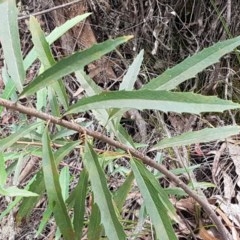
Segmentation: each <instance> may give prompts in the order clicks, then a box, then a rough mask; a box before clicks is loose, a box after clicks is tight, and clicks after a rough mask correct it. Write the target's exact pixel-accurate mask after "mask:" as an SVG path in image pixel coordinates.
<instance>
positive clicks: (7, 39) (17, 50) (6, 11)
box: [0, 0, 25, 92]
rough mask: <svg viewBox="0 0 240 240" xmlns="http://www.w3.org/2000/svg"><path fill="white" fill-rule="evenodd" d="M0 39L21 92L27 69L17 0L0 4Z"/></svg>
mask: <svg viewBox="0 0 240 240" xmlns="http://www.w3.org/2000/svg"><path fill="white" fill-rule="evenodd" d="M0 22H1V27H0V40H1V44H2V48H3V53H4V58H5V61H6V64H7V68H8V73H9V75H10V77H11V78H12V80H13V82H14V83H15V86H16V88H17V90H18V91H19V92H21V91H22V89H23V82H24V79H25V71H24V68H23V57H22V53H21V46H20V41H19V40H20V37H19V32H18V22H17V8H16V1H15V0H8V1H3V2H2V3H1V5H0Z"/></svg>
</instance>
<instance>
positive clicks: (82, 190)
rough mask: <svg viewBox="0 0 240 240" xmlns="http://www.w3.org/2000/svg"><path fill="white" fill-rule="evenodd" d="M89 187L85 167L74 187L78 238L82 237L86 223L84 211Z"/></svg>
mask: <svg viewBox="0 0 240 240" xmlns="http://www.w3.org/2000/svg"><path fill="white" fill-rule="evenodd" d="M87 189H88V173H87V171H86V170H85V169H83V171H82V172H81V175H80V177H79V181H78V184H77V186H76V188H75V189H74V192H75V196H74V198H75V199H74V202H75V203H74V219H73V227H74V230H75V234H76V239H81V236H82V229H83V225H84V213H85V199H86V195H87Z"/></svg>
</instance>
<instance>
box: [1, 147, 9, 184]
mask: <svg viewBox="0 0 240 240" xmlns="http://www.w3.org/2000/svg"><path fill="white" fill-rule="evenodd" d="M6 180H7V171H6V166H5V160H4V155H3V153H1V152H0V186H4V185H5V184H6Z"/></svg>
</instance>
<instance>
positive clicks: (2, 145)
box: [0, 122, 42, 151]
mask: <svg viewBox="0 0 240 240" xmlns="http://www.w3.org/2000/svg"><path fill="white" fill-rule="evenodd" d="M41 124H42V122H38V123H33V124H30V125H28V126H25V127H21V128H20V130H19V131H17V132H15V133H13V134H11V135H9V136H8V137H5V138H3V139H1V140H0V151H4V150H5V149H7V148H9V147H11V145H13V144H14V143H16V142H17V141H18V140H19V139H20V138H22V137H24V136H25V135H27V134H28V133H30V132H31V131H32V130H34V129H35V128H37V127H38V126H40V125H41Z"/></svg>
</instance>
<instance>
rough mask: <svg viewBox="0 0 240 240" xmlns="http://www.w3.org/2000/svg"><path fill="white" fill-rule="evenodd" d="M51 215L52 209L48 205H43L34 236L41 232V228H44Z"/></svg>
mask: <svg viewBox="0 0 240 240" xmlns="http://www.w3.org/2000/svg"><path fill="white" fill-rule="evenodd" d="M51 216H52V209H51V208H50V207H49V205H48V206H47V207H45V211H44V213H43V216H42V219H41V222H40V224H39V227H38V230H37V232H36V234H35V236H36V238H37V237H38V236H39V235H40V234H41V233H42V232H43V230H44V228H45V226H46V225H47V223H48V222H49V220H50V218H51Z"/></svg>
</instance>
